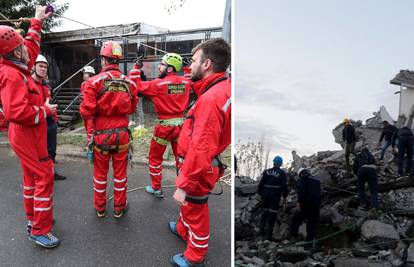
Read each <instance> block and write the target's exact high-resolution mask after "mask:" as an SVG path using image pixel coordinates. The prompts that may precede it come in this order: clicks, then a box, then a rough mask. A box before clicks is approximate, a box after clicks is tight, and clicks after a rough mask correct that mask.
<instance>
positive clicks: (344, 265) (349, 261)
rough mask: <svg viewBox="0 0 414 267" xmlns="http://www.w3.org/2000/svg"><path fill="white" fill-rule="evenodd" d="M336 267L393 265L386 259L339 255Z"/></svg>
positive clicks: (387, 266)
mask: <svg viewBox="0 0 414 267" xmlns="http://www.w3.org/2000/svg"><path fill="white" fill-rule="evenodd" d="M333 262H334V265H335V267H351V266H352V267H391V266H392V265H391V263H389V262H388V261H384V260H369V259H366V258H351V257H338V258H337V259H335V260H334V261H333Z"/></svg>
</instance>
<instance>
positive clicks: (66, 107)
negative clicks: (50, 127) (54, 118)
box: [62, 94, 81, 113]
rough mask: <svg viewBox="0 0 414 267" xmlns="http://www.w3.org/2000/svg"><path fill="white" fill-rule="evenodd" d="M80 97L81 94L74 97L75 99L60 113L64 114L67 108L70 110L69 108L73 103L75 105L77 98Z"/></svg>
mask: <svg viewBox="0 0 414 267" xmlns="http://www.w3.org/2000/svg"><path fill="white" fill-rule="evenodd" d="M80 96H81V94H79V95H78V96H77V97H75V99H73V101H72V102H70V103H69V105H68V106H67V107H66V108H65V109H64V110H63V111H62V113H65V112H66V110H68V108H70V106H72V105H73V103H75V101H76V100H78V98H79V97H80Z"/></svg>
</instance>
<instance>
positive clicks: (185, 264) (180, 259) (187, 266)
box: [170, 253, 204, 267]
mask: <svg viewBox="0 0 414 267" xmlns="http://www.w3.org/2000/svg"><path fill="white" fill-rule="evenodd" d="M170 262H171V264H172V266H176V267H204V262H200V263H192V262H190V261H189V260H187V259H186V258H185V257H184V255H183V254H182V253H179V254H176V255H174V256H172V257H171V258H170Z"/></svg>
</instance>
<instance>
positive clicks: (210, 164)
mask: <svg viewBox="0 0 414 267" xmlns="http://www.w3.org/2000/svg"><path fill="white" fill-rule="evenodd" d="M230 60H231V56H230V46H229V44H228V43H227V42H226V41H224V40H223V39H220V38H219V39H211V40H208V41H205V42H204V43H201V44H199V45H198V46H196V47H195V48H194V49H193V56H192V63H191V80H192V81H193V82H194V84H193V89H194V92H195V94H196V95H197V97H198V99H197V100H196V102H195V104H194V105H193V106H192V107H191V108H190V110H189V112H188V114H187V116H186V120H185V122H184V124H183V127H182V130H181V134H180V138H179V140H178V157H179V158H180V160H181V162H180V170H179V174H178V177H177V180H176V185H177V189H176V191H175V193H174V199H175V200H176V201H177V202H178V204H179V205H180V206H181V207H180V216H179V218H178V221H177V222H169V227H170V230H171V231H172V232H173V233H174V234H177V235H179V236H180V237H181V238H182V239H183V240H185V241H186V242H187V248H186V250H185V251H184V254H181V253H180V254H177V255H174V256H172V257H171V263H172V265H174V266H204V263H203V262H204V258H205V256H206V253H207V250H208V240H209V237H210V218H209V209H208V204H207V199H208V193H209V192H210V191H211V190H212V189H213V187H214V184H215V183H216V182H217V180H218V179H219V177H220V175H221V174H222V172H223V168H222V164H221V163H220V160H219V155H220V153H221V152H223V151H224V150H225V149H226V148H227V146H228V145H229V144H230V142H231V84H230V79H228V78H227V77H226V73H225V71H226V69H227V67H228V66H229V64H230Z"/></svg>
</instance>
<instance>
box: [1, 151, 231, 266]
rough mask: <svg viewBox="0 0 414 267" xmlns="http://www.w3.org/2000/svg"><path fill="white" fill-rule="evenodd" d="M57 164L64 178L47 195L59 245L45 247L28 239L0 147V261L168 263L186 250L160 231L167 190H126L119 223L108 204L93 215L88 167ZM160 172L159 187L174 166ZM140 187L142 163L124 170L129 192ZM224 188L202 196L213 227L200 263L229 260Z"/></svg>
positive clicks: (12, 166) (170, 204)
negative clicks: (101, 214)
mask: <svg viewBox="0 0 414 267" xmlns="http://www.w3.org/2000/svg"><path fill="white" fill-rule="evenodd" d="M58 166H59V170H61V173H63V174H65V175H67V176H68V179H67V180H65V181H56V183H55V192H54V209H55V218H56V225H55V227H54V232H55V233H56V234H57V236H58V237H60V238H61V239H62V243H61V245H60V246H59V247H58V248H56V249H53V250H47V249H43V248H41V247H39V246H37V245H35V244H34V243H33V242H30V241H28V239H27V236H26V232H25V219H24V212H23V197H22V185H21V180H22V177H21V171H20V165H19V161H18V159H17V158H16V157H15V156H13V155H12V153H10V151H9V150H8V149H7V148H0V196H1V200H0V214H1V216H0V261H1V262H0V265H2V266H6V265H7V266H10V265H13V266H29V265H30V266H115V265H117V266H169V258H170V256H171V255H173V254H175V253H178V252H181V251H183V249H184V248H185V244H184V242H183V241H181V240H180V239H179V238H178V237H176V236H174V235H172V234H171V233H170V232H169V230H168V228H167V222H168V221H169V220H174V219H176V216H177V214H178V206H177V205H176V204H175V203H174V201H173V200H172V193H173V189H165V190H164V191H165V195H166V198H165V199H164V200H158V199H155V198H153V197H152V196H150V195H148V194H147V193H145V192H144V191H142V190H140V191H135V192H131V193H129V195H128V202H129V203H130V209H129V212H128V214H127V215H126V216H125V217H124V218H123V219H122V220H115V219H114V218H113V217H112V204H113V202H110V203H109V204H110V205H108V211H109V216H107V217H106V218H104V219H98V218H96V216H95V214H94V212H93V208H92V196H93V194H92V191H91V189H92V178H91V173H92V168H91V166H90V165H89V164H88V163H87V162H86V161H74V160H66V159H61V160H60V164H58ZM164 173H167V176H168V177H167V178H166V181H165V183H164V184H165V185H167V184H173V178H174V174H173V171H172V170H165V171H164ZM146 184H147V171H146V169H145V168H144V167H135V168H134V169H133V170H132V171H130V176H129V180H128V188H129V189H131V188H135V187H138V186H144V185H146ZM223 187H224V190H225V192H224V194H223V195H222V196H219V197H214V196H213V197H211V198H210V201H209V205H210V217H211V226H212V229H211V239H210V245H209V248H210V249H209V253H208V256H207V259H206V265H207V266H230V265H231V264H230V253H231V231H230V227H231V226H230V225H231V224H230V211H231V207H230V189H229V188H228V187H227V186H223ZM107 191H108V194H109V193H111V192H112V190H107ZM111 195H112V194H111Z"/></svg>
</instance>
